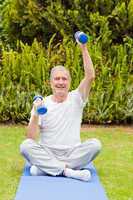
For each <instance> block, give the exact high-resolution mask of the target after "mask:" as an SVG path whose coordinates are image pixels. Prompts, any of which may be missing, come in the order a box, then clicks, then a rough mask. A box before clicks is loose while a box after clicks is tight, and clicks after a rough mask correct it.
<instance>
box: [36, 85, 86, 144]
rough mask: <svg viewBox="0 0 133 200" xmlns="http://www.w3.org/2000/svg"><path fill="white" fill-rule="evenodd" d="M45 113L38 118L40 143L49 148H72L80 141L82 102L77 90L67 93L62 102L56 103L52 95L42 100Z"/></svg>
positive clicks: (83, 103)
mask: <svg viewBox="0 0 133 200" xmlns="http://www.w3.org/2000/svg"><path fill="white" fill-rule="evenodd" d="M44 104H45V106H46V107H47V110H48V111H47V113H45V114H44V115H40V116H39V127H40V143H42V144H46V145H48V146H51V147H58V148H59V147H64V148H65V147H72V146H75V145H77V144H79V143H81V141H80V127H81V120H82V113H83V107H84V105H85V102H84V101H83V99H82V97H81V94H80V92H79V90H78V89H76V90H73V91H71V92H69V93H68V96H67V99H66V100H65V101H64V102H61V103H57V102H54V101H53V100H52V95H50V96H47V97H46V98H45V99H44Z"/></svg>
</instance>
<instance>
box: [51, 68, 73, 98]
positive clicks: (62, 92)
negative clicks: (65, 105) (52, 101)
mask: <svg viewBox="0 0 133 200" xmlns="http://www.w3.org/2000/svg"><path fill="white" fill-rule="evenodd" d="M69 87H70V77H69V75H68V73H67V72H66V71H55V72H54V73H53V75H52V79H51V88H52V91H53V94H55V95H56V96H58V95H59V96H66V95H67V93H68V91H69Z"/></svg>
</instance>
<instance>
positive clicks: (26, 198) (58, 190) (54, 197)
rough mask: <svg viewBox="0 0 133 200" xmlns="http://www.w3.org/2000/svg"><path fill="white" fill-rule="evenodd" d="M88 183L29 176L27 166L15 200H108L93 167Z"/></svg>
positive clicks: (62, 178) (68, 179)
mask: <svg viewBox="0 0 133 200" xmlns="http://www.w3.org/2000/svg"><path fill="white" fill-rule="evenodd" d="M87 168H88V169H89V170H90V171H91V173H92V180H91V181H90V182H83V181H80V180H75V179H72V178H66V177H62V176H58V177H53V176H30V173H29V166H26V167H25V168H24V172H23V175H22V177H21V179H20V183H19V186H18V190H17V193H16V197H15V200H74V199H75V200H108V198H107V196H106V194H105V191H104V188H103V187H102V185H101V183H100V181H99V178H98V175H97V172H96V169H95V167H94V166H93V165H92V164H90V165H89V166H88V167H87Z"/></svg>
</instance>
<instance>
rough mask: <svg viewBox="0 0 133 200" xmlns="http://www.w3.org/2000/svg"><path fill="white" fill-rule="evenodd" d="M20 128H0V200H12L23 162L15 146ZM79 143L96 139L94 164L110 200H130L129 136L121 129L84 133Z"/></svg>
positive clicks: (132, 163)
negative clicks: (98, 148)
mask: <svg viewBox="0 0 133 200" xmlns="http://www.w3.org/2000/svg"><path fill="white" fill-rule="evenodd" d="M24 135H25V128H24V127H22V126H0V185H1V186H0V200H13V199H14V196H15V193H16V190H17V186H18V183H19V179H20V176H21V173H22V169H23V164H24V160H23V158H22V157H21V156H20V154H19V145H20V143H21V141H22V140H23V139H24V137H25V136H24ZM81 137H82V140H86V139H88V138H92V137H96V138H98V139H100V140H101V142H102V144H103V150H102V152H101V154H100V155H99V156H98V157H97V159H96V160H95V162H94V163H95V166H96V168H97V171H98V174H99V176H100V180H101V182H102V184H103V186H104V188H105V190H106V192H107V195H108V197H109V199H110V200H133V189H132V188H133V132H132V130H131V129H124V128H122V127H112V128H104V127H97V128H93V129H90V130H89V131H87V130H84V131H83V132H82V134H81Z"/></svg>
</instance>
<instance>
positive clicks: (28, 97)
mask: <svg viewBox="0 0 133 200" xmlns="http://www.w3.org/2000/svg"><path fill="white" fill-rule="evenodd" d="M55 37H56V35H53V37H52V38H51V40H50V41H49V44H48V47H47V48H44V47H43V46H42V44H41V43H38V42H37V40H34V42H33V44H32V45H31V46H29V45H27V44H26V45H24V44H23V43H22V42H18V43H17V51H14V50H12V49H9V50H7V49H5V48H3V50H2V61H1V70H0V105H1V106H0V121H8V120H9V121H10V120H11V121H15V122H19V121H21V122H22V121H27V120H28V117H29V112H30V109H31V105H32V99H33V96H34V95H35V94H42V95H44V96H46V95H49V94H50V93H51V89H50V84H49V73H50V70H51V68H52V67H53V66H54V65H58V64H62V65H65V66H66V67H67V68H68V69H69V70H70V73H71V76H72V84H71V89H75V88H76V87H77V86H78V84H79V83H80V81H81V79H82V78H83V67H82V65H83V64H82V56H81V52H80V49H79V47H77V45H75V43H73V42H72V41H71V40H69V39H68V37H65V38H64V39H63V42H61V43H58V44H56V45H55V44H54V40H55ZM105 38H106V37H105ZM102 40H103V38H99V39H98V40H90V42H89V43H88V49H89V51H90V54H91V57H92V60H93V63H94V67H95V71H96V80H95V82H94V84H93V85H92V90H91V94H90V97H89V103H88V104H87V106H86V109H85V112H84V118H83V121H84V122H87V123H88V122H91V123H100V124H103V123H120V122H125V123H127V122H128V123H131V122H132V121H133V85H132V82H133V48H132V46H133V40H132V39H131V38H129V37H127V38H125V40H124V44H123V45H122V44H121V45H112V46H111V47H110V49H108V53H107V52H105V51H104V48H103V46H102V45H101V43H103V41H102Z"/></svg>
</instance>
